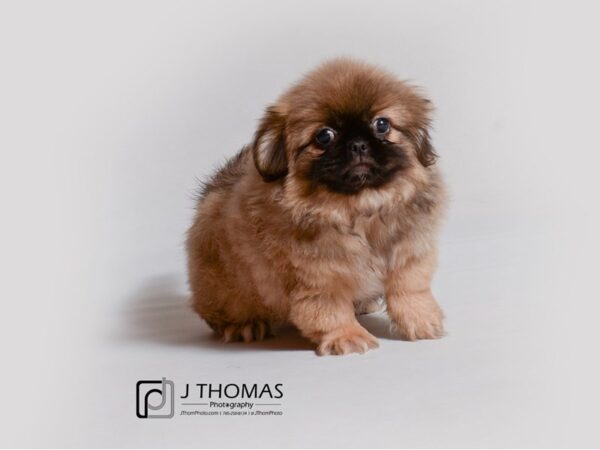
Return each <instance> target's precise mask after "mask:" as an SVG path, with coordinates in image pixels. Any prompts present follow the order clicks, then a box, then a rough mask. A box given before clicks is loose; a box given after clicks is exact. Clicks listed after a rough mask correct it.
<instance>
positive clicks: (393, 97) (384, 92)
mask: <svg viewBox="0 0 600 450" xmlns="http://www.w3.org/2000/svg"><path fill="white" fill-rule="evenodd" d="M429 111H430V105H429V102H428V101H427V100H425V99H424V98H422V97H420V96H419V95H418V94H417V93H416V91H415V90H414V89H413V88H411V87H409V86H408V85H406V84H404V83H402V82H401V81H399V80H396V79H395V78H394V77H392V76H391V75H389V74H387V73H385V72H382V71H380V70H379V69H377V68H374V67H372V66H368V65H365V64H361V63H357V62H353V61H350V60H335V61H333V62H330V63H327V64H325V65H324V66H321V67H320V68H319V69H317V70H316V71H314V72H312V73H310V74H309V75H308V76H307V77H306V78H304V79H303V80H302V81H301V82H300V83H299V84H297V85H296V86H294V87H293V88H292V89H291V90H289V91H288V92H287V93H286V94H284V95H283V96H282V97H281V99H280V100H279V102H278V103H277V104H276V105H274V106H272V107H270V108H269V109H268V110H267V113H266V115H265V117H264V118H263V120H262V122H261V125H260V127H259V130H258V131H257V134H256V138H255V143H254V147H253V155H254V161H255V164H256V168H257V169H258V171H259V173H260V174H261V175H262V177H263V178H264V179H265V180H266V181H269V182H271V181H275V180H278V179H281V178H284V177H287V178H290V177H291V178H292V179H293V181H295V182H296V183H297V184H301V185H303V186H304V187H305V188H306V189H305V190H306V191H307V193H310V192H314V191H315V190H318V189H321V190H326V191H328V192H331V193H336V194H341V195H348V196H352V195H356V194H358V193H360V192H362V191H364V190H368V189H371V190H373V189H374V190H377V189H379V188H382V187H383V186H385V185H386V184H388V183H391V182H393V181H394V180H396V179H398V178H399V177H403V176H409V175H410V172H411V171H414V170H416V169H419V168H420V169H422V168H424V167H427V166H429V165H431V164H433V162H434V160H435V154H434V152H433V150H432V148H431V146H430V144H429V136H428V130H427V127H428V125H429V119H428V113H429Z"/></svg>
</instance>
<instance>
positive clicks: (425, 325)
mask: <svg viewBox="0 0 600 450" xmlns="http://www.w3.org/2000/svg"><path fill="white" fill-rule="evenodd" d="M388 314H389V315H390V318H391V319H392V322H393V324H394V325H395V328H396V329H397V330H398V331H399V332H400V334H401V336H402V337H403V338H404V339H406V340H409V341H415V340H417V339H438V338H441V337H442V336H444V325H443V321H444V313H443V312H442V309H441V308H440V307H439V305H438V304H437V302H436V301H435V299H434V298H433V296H432V295H431V294H424V295H413V296H410V297H405V298H402V299H398V300H396V301H395V302H393V304H390V305H388Z"/></svg>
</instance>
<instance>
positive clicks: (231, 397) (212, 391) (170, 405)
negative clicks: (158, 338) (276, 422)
mask: <svg viewBox="0 0 600 450" xmlns="http://www.w3.org/2000/svg"><path fill="white" fill-rule="evenodd" d="M135 387H136V392H135V401H136V415H137V417H139V418H140V419H171V418H173V417H174V416H175V415H177V416H223V417H231V416H281V415H283V411H282V410H281V408H282V398H283V384H282V383H252V384H251V383H210V382H203V383H189V382H188V383H184V384H181V383H178V388H177V394H176V393H175V390H176V389H175V383H174V382H173V381H171V380H168V379H166V378H164V377H163V378H162V379H161V380H140V381H138V382H137V383H136V385H135ZM175 397H177V404H175Z"/></svg>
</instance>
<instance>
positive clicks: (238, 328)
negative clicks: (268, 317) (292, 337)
mask: <svg viewBox="0 0 600 450" xmlns="http://www.w3.org/2000/svg"><path fill="white" fill-rule="evenodd" d="M269 336H271V327H270V325H269V324H268V323H267V322H263V321H262V320H257V321H253V322H247V323H243V324H232V325H227V326H226V327H225V328H223V340H224V341H225V342H238V341H244V342H252V341H262V340H263V339H265V338H267V337H269Z"/></svg>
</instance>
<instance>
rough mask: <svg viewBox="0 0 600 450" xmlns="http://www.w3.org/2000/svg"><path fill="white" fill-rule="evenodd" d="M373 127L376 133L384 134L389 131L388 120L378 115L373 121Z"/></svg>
mask: <svg viewBox="0 0 600 450" xmlns="http://www.w3.org/2000/svg"><path fill="white" fill-rule="evenodd" d="M373 128H374V129H375V133H377V134H378V135H383V134H386V133H387V132H388V131H390V121H389V120H388V119H386V118H385V117H379V118H377V119H375V121H374V122H373Z"/></svg>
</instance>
